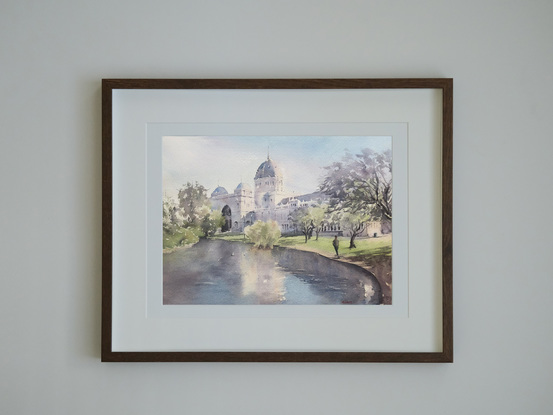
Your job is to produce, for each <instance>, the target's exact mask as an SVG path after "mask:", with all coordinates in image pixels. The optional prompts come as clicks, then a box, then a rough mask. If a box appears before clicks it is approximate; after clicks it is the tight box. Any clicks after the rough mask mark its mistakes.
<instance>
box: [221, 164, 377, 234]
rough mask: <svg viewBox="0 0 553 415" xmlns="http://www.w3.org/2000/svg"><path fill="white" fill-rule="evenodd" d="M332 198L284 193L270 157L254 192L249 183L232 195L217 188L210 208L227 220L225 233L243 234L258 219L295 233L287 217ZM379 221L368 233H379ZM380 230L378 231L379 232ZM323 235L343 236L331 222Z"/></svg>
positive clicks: (258, 173)
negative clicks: (271, 222)
mask: <svg viewBox="0 0 553 415" xmlns="http://www.w3.org/2000/svg"><path fill="white" fill-rule="evenodd" d="M328 200H329V197H328V196H327V195H325V194H324V193H322V192H313V193H308V194H303V195H293V194H291V193H289V192H287V191H286V190H285V187H284V180H283V175H282V171H281V170H280V168H279V167H278V165H277V164H276V162H275V161H274V160H272V159H271V158H270V157H269V156H267V160H265V161H264V162H263V163H261V164H260V165H259V167H258V168H257V171H256V172H255V176H254V189H253V190H252V188H251V187H250V186H249V185H248V184H247V183H244V182H242V183H239V184H238V186H236V189H234V192H232V193H229V192H228V191H227V190H226V189H225V188H224V187H222V186H218V187H217V188H216V189H215V190H214V191H213V192H212V193H211V197H210V201H211V208H212V209H213V210H219V211H220V212H221V213H222V214H223V217H224V218H225V224H224V225H223V227H222V229H221V230H222V231H223V232H228V231H233V232H242V231H243V230H244V228H245V227H247V226H249V225H251V224H253V223H254V222H255V221H256V220H261V221H264V222H266V221H268V220H274V221H276V222H277V223H278V224H279V226H280V231H281V232H282V233H291V232H294V229H293V227H292V225H291V224H290V222H289V220H288V217H289V216H290V213H292V212H293V211H294V210H296V209H298V208H301V207H309V206H315V205H319V204H322V203H324V202H328ZM379 224H380V222H375V223H372V224H371V226H370V227H369V228H370V233H369V229H367V232H365V234H368V235H371V236H372V235H373V233H380V228H379ZM377 229H378V230H377ZM323 232H331V233H333V234H336V233H340V234H342V231H341V229H340V225H339V224H338V223H329V224H326V225H325V226H324V227H323Z"/></svg>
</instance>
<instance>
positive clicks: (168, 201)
mask: <svg viewBox="0 0 553 415" xmlns="http://www.w3.org/2000/svg"><path fill="white" fill-rule="evenodd" d="M181 226H182V215H181V212H180V209H179V207H178V206H177V204H176V203H175V201H174V200H173V198H171V197H164V198H163V231H164V232H167V233H169V234H174V233H175V231H176V230H177V229H179V228H180V227H181Z"/></svg>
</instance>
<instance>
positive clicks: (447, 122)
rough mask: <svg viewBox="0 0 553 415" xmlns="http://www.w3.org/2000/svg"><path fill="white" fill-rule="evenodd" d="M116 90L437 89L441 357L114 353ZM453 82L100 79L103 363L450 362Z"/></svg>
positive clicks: (430, 354)
mask: <svg viewBox="0 0 553 415" xmlns="http://www.w3.org/2000/svg"><path fill="white" fill-rule="evenodd" d="M119 89H145V90H146V89H161V90H165V89H167V90H170V89H190V90H203V89H212V90H244V89H246V90H247V89H261V90H272V89H279V90H304V89H305V90H307V89H321V90H327V89H384V90H386V89H438V90H441V91H442V97H443V98H442V111H443V112H442V120H441V121H442V143H441V145H442V154H441V158H442V166H441V172H442V178H441V183H442V188H441V189H440V191H441V208H442V221H441V226H442V241H441V242H442V248H441V249H442V252H441V255H442V257H441V262H442V269H441V282H442V298H441V303H442V351H441V352H435V353H434V352H423V353H420V352H334V351H328V352H327V351H323V352H318V351H316V352H312V351H306V352H296V351H294V352H290V351H275V352H273V351H271V352H265V351H258V352H243V351H231V352H227V351H224V352H219V351H191V352H188V351H185V352H180V351H178V352H167V351H159V352H158V351H153V352H152V351H145V352H142V351H123V352H120V351H114V350H113V348H112V340H113V339H112V334H113V333H112V330H113V327H112V313H113V301H114V297H113V285H112V283H113V245H112V243H113V242H112V237H113V233H112V224H113V182H112V181H113V176H112V172H113V169H114V168H117V166H114V165H113V159H112V156H113V153H112V140H113V129H112V127H113V107H112V97H113V92H114V91H115V90H119ZM452 136H453V80H452V79H449V78H423V79H104V80H103V81H102V147H103V150H102V339H101V359H102V361H104V362H452V361H453V287H452V161H453V158H452V150H453V141H452Z"/></svg>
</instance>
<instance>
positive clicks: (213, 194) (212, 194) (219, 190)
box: [211, 186, 228, 197]
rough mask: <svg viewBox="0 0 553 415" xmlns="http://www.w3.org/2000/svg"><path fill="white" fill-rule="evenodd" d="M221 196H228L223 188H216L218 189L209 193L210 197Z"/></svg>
mask: <svg viewBox="0 0 553 415" xmlns="http://www.w3.org/2000/svg"><path fill="white" fill-rule="evenodd" d="M221 195H228V192H227V189H225V188H224V187H223V186H218V187H217V188H216V189H215V190H214V191H213V192H212V193H211V197H214V196H221Z"/></svg>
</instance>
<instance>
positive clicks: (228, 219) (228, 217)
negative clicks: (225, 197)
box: [221, 205, 232, 232]
mask: <svg viewBox="0 0 553 415" xmlns="http://www.w3.org/2000/svg"><path fill="white" fill-rule="evenodd" d="M221 213H222V214H223V219H224V220H225V223H223V226H222V227H221V232H229V231H230V230H231V229H232V211H231V210H230V207H229V205H225V206H224V207H223V210H222V211H221Z"/></svg>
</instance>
